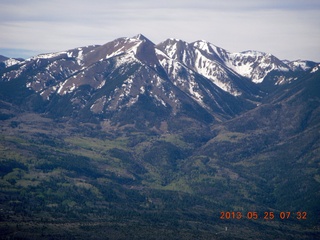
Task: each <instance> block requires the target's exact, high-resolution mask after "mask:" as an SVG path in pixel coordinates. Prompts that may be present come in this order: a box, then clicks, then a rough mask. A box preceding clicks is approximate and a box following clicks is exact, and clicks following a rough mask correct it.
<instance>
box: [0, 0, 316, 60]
mask: <svg viewBox="0 0 320 240" xmlns="http://www.w3.org/2000/svg"><path fill="white" fill-rule="evenodd" d="M319 16H320V2H319V1H314V0H303V1H297V0H283V1H276V0H268V1H266V0H260V1H259V0H243V1H239V0H237V1H231V0H229V1H228V0H226V1H214V0H197V1H195V0H175V1H172V0H163V1H150V0H136V1H134V0H122V1H111V0H109V1H108V0H107V1H105V0H91V1H85V0H77V1H75V0H70V1H64V0H52V1H40V0H29V1H21V0H16V1H12V0H11V1H8V0H3V1H1V3H0V31H1V32H2V33H4V34H3V36H1V39H0V48H6V49H26V50H29V51H37V52H38V53H41V52H53V51H63V50H67V49H70V48H74V47H79V46H84V45H90V44H104V43H106V42H108V41H111V40H113V39H115V38H118V37H123V36H133V35H136V34H137V33H142V34H144V35H146V36H147V37H148V38H149V39H150V40H152V41H153V42H155V43H159V42H161V41H164V40H165V39H166V38H169V37H175V38H180V39H183V40H185V41H188V42H192V41H196V40H198V39H205V40H207V41H209V42H211V43H213V44H215V45H217V46H220V47H223V48H225V49H227V50H230V51H243V50H248V49H253V50H259V51H265V52H270V53H272V54H274V55H276V56H278V57H279V58H287V59H292V60H293V59H297V58H302V59H311V60H317V61H320V54H319V53H320V47H319V44H318V41H319V39H320V29H319V27H318V26H319V24H320V19H319ZM0 54H2V53H1V52H0Z"/></svg>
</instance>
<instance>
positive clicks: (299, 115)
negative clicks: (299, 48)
mask: <svg viewBox="0 0 320 240" xmlns="http://www.w3.org/2000/svg"><path fill="white" fill-rule="evenodd" d="M0 124H1V132H0V166H1V169H0V176H1V179H0V186H1V189H2V191H1V193H0V230H1V232H2V233H3V235H1V236H3V237H4V238H10V237H17V238H23V239H52V238H60V239H74V238H75V239H88V238H92V239H108V238H109V239H250V238H251V239H253V238H261V239H270V238H273V239H275V238H279V239H315V238H316V236H319V234H320V232H319V227H318V223H319V220H320V219H319V214H320V208H319V206H320V202H319V199H320V187H319V185H320V184H319V183H320V168H319V164H320V64H319V63H316V62H312V61H302V60H296V61H287V60H285V61H282V60H280V59H278V58H277V57H276V56H273V55H271V54H267V53H263V52H258V51H245V52H240V53H231V52H229V51H227V50H225V49H223V48H220V47H217V46H215V45H213V44H211V43H209V42H206V41H202V40H201V41H196V42H193V43H187V42H185V41H182V40H178V39H168V40H165V41H164V42H161V43H159V44H154V43H153V42H151V41H150V40H149V39H147V38H146V37H145V36H143V35H141V34H139V35H137V36H134V37H131V38H119V39H116V40H114V41H111V42H108V43H106V44H104V45H92V46H86V47H79V48H75V49H72V50H67V51H62V52H57V53H48V54H40V55H38V56H35V57H32V58H29V59H26V60H24V59H11V58H7V57H4V56H0ZM225 212H229V213H232V212H233V214H234V215H232V214H231V215H225V217H224V218H223V217H222V215H223V214H224V213H225ZM288 212H289V215H290V214H291V215H290V216H288ZM248 213H249V215H248ZM271 213H272V214H271ZM240 214H242V215H240ZM250 214H251V215H250ZM255 214H257V216H259V217H258V218H257V219H252V218H254V216H256V215H255ZM273 214H274V215H273ZM281 214H282V215H281ZM283 214H285V215H283ZM305 215H306V216H305ZM226 216H229V217H227V218H226ZM240 216H241V217H240ZM250 216H251V218H250ZM272 216H274V218H272ZM302 216H305V217H303V219H301V218H302ZM299 217H300V218H299ZM221 218H223V219H221ZM304 218H305V219H304ZM30 223H32V224H30ZM223 229H230V230H228V231H223Z"/></svg>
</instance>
